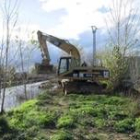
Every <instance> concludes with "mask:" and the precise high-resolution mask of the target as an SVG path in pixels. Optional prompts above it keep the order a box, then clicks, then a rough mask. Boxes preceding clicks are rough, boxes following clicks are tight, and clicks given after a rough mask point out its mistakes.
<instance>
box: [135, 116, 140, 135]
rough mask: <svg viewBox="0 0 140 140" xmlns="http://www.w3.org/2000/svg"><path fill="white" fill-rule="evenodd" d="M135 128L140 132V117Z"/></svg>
mask: <svg viewBox="0 0 140 140" xmlns="http://www.w3.org/2000/svg"><path fill="white" fill-rule="evenodd" d="M135 129H136V132H139V133H140V118H136V120H135Z"/></svg>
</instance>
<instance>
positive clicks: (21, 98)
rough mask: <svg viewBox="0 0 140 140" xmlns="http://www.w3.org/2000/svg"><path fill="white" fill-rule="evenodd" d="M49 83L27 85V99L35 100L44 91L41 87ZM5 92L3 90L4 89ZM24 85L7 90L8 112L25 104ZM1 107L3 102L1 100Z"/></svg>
mask: <svg viewBox="0 0 140 140" xmlns="http://www.w3.org/2000/svg"><path fill="white" fill-rule="evenodd" d="M44 82H47V81H41V82H37V83H31V84H27V85H26V91H27V99H28V100H30V99H33V98H35V97H37V95H39V93H40V92H42V91H43V89H39V85H41V84H42V83H44ZM2 90H3V89H2ZM25 101H26V99H25V94H24V85H19V86H13V87H8V88H6V96H5V104H4V109H5V110H6V111H8V110H10V109H12V108H14V107H17V106H19V105H20V104H21V103H23V102H25ZM0 105H1V100H0Z"/></svg>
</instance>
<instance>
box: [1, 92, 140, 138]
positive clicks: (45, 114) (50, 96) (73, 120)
mask: <svg viewBox="0 0 140 140" xmlns="http://www.w3.org/2000/svg"><path fill="white" fill-rule="evenodd" d="M138 104H139V103H138V101H134V100H133V99H130V98H126V97H117V96H107V95H94V94H91V95H77V94H69V95H67V96H64V95H63V94H62V93H52V92H50V93H48V92H47V91H46V92H44V93H43V94H42V95H39V96H38V98H37V99H33V100H30V101H27V102H25V103H23V104H22V105H21V106H20V107H17V108H15V109H14V110H11V111H9V112H7V113H6V114H5V115H4V119H3V117H2V118H0V134H1V135H2V137H1V138H3V140H4V139H10V140H12V139H13V140H14V139H17V140H18V139H19V140H20V139H24V140H30V139H31V140H33V139H37V140H81V139H84V140H91V139H93V140H108V139H110V137H114V140H115V139H117V137H121V138H125V139H126V140H127V139H128V140H131V139H132V140H133V139H134V140H135V139H139V138H140V135H139V133H140V116H139V115H138V114H139V106H138ZM4 128H6V130H5V129H4ZM11 130H14V131H11ZM13 135H14V137H13ZM130 135H131V137H129V136H130Z"/></svg>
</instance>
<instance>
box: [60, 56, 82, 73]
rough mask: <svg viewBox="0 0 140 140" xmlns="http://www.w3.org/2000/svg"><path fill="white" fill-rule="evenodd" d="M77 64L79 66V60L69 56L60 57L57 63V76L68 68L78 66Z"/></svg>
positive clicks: (68, 69)
mask: <svg viewBox="0 0 140 140" xmlns="http://www.w3.org/2000/svg"><path fill="white" fill-rule="evenodd" d="M78 66H80V61H79V60H77V59H75V58H73V57H71V56H68V57H66V56H65V57H61V58H60V60H59V65H58V76H60V75H61V74H64V73H66V72H68V71H70V69H72V68H73V67H78Z"/></svg>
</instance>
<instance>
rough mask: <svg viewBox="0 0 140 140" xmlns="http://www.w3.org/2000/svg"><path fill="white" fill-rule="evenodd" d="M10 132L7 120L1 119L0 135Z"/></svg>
mask: <svg viewBox="0 0 140 140" xmlns="http://www.w3.org/2000/svg"><path fill="white" fill-rule="evenodd" d="M10 130H11V129H10V127H9V124H8V122H7V120H6V119H5V118H4V117H0V135H3V134H5V133H8V132H9V131H10Z"/></svg>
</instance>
